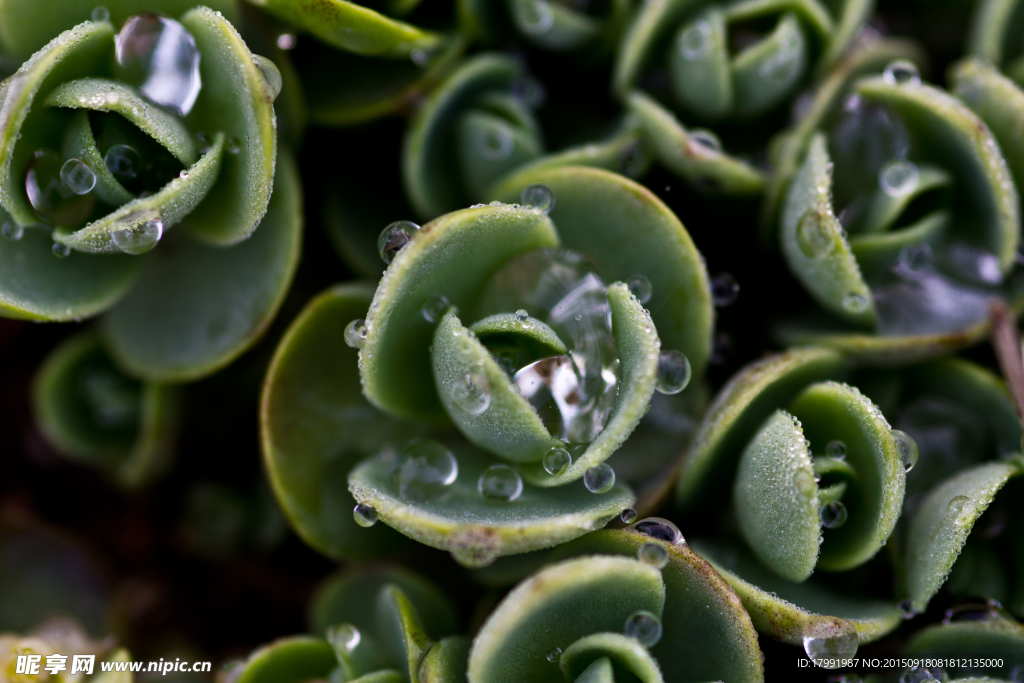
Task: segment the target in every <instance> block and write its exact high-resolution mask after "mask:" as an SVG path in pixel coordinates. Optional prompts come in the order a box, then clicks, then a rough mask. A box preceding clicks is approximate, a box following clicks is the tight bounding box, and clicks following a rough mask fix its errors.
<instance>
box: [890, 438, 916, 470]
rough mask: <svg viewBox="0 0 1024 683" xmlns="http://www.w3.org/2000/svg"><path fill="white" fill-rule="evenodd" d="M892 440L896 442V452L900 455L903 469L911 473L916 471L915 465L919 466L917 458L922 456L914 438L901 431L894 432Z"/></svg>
mask: <svg viewBox="0 0 1024 683" xmlns="http://www.w3.org/2000/svg"><path fill="white" fill-rule="evenodd" d="M892 438H893V439H895V440H896V450H897V451H898V452H899V454H900V460H901V461H902V462H903V468H904V469H905V470H906V471H907V472H909V471H910V470H912V469H914V465H916V464H917V458H918V456H919V455H920V451H919V450H918V448H917V441H915V440H914V437H912V436H911V435H910V434H907V433H906V432H904V431H903V430H901V429H894V430H892Z"/></svg>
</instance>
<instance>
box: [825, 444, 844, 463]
mask: <svg viewBox="0 0 1024 683" xmlns="http://www.w3.org/2000/svg"><path fill="white" fill-rule="evenodd" d="M825 455H827V456H828V457H830V458H835V459H836V460H842V459H843V458H845V457H846V444H845V443H843V442H842V441H840V440H838V439H834V440H832V441H829V442H828V445H827V446H825Z"/></svg>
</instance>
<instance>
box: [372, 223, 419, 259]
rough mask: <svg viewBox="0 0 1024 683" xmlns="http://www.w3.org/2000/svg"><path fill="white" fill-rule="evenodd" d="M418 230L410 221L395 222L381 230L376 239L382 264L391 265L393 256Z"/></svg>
mask: <svg viewBox="0 0 1024 683" xmlns="http://www.w3.org/2000/svg"><path fill="white" fill-rule="evenodd" d="M419 229H420V226H418V225H416V224H415V223H413V222H412V221H395V222H394V223H392V224H391V225H389V226H388V227H386V228H384V229H383V230H381V233H380V236H379V237H378V238H377V253H378V254H380V257H381V258H382V259H383V260H384V263H391V261H392V260H393V259H394V258H395V254H397V253H398V251H399V250H400V249H401V248H402V247H404V246H405V245H406V244H408V243H409V240H411V239H412V236H413V235H415V234H416V233H417V232H418V231H419Z"/></svg>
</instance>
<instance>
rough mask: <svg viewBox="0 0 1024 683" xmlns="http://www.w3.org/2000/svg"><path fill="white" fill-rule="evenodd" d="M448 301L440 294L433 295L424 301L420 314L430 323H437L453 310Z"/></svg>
mask: <svg viewBox="0 0 1024 683" xmlns="http://www.w3.org/2000/svg"><path fill="white" fill-rule="evenodd" d="M451 306H452V305H451V303H449V301H448V299H447V298H446V297H444V296H442V295H440V294H431V295H430V296H428V297H427V298H426V299H424V300H423V304H422V305H421V306H420V314H421V315H422V316H423V319H424V320H426V321H427V322H428V323H436V322H437V321H438V320H440V319H441V318H443V317H444V314H445V313H447V312H448V309H449V308H451Z"/></svg>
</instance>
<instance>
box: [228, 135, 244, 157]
mask: <svg viewBox="0 0 1024 683" xmlns="http://www.w3.org/2000/svg"><path fill="white" fill-rule="evenodd" d="M224 149H226V150H227V152H228V154H238V153H239V152H241V151H242V143H241V142H239V141H238V138H228V141H227V142H226V143H224Z"/></svg>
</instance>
